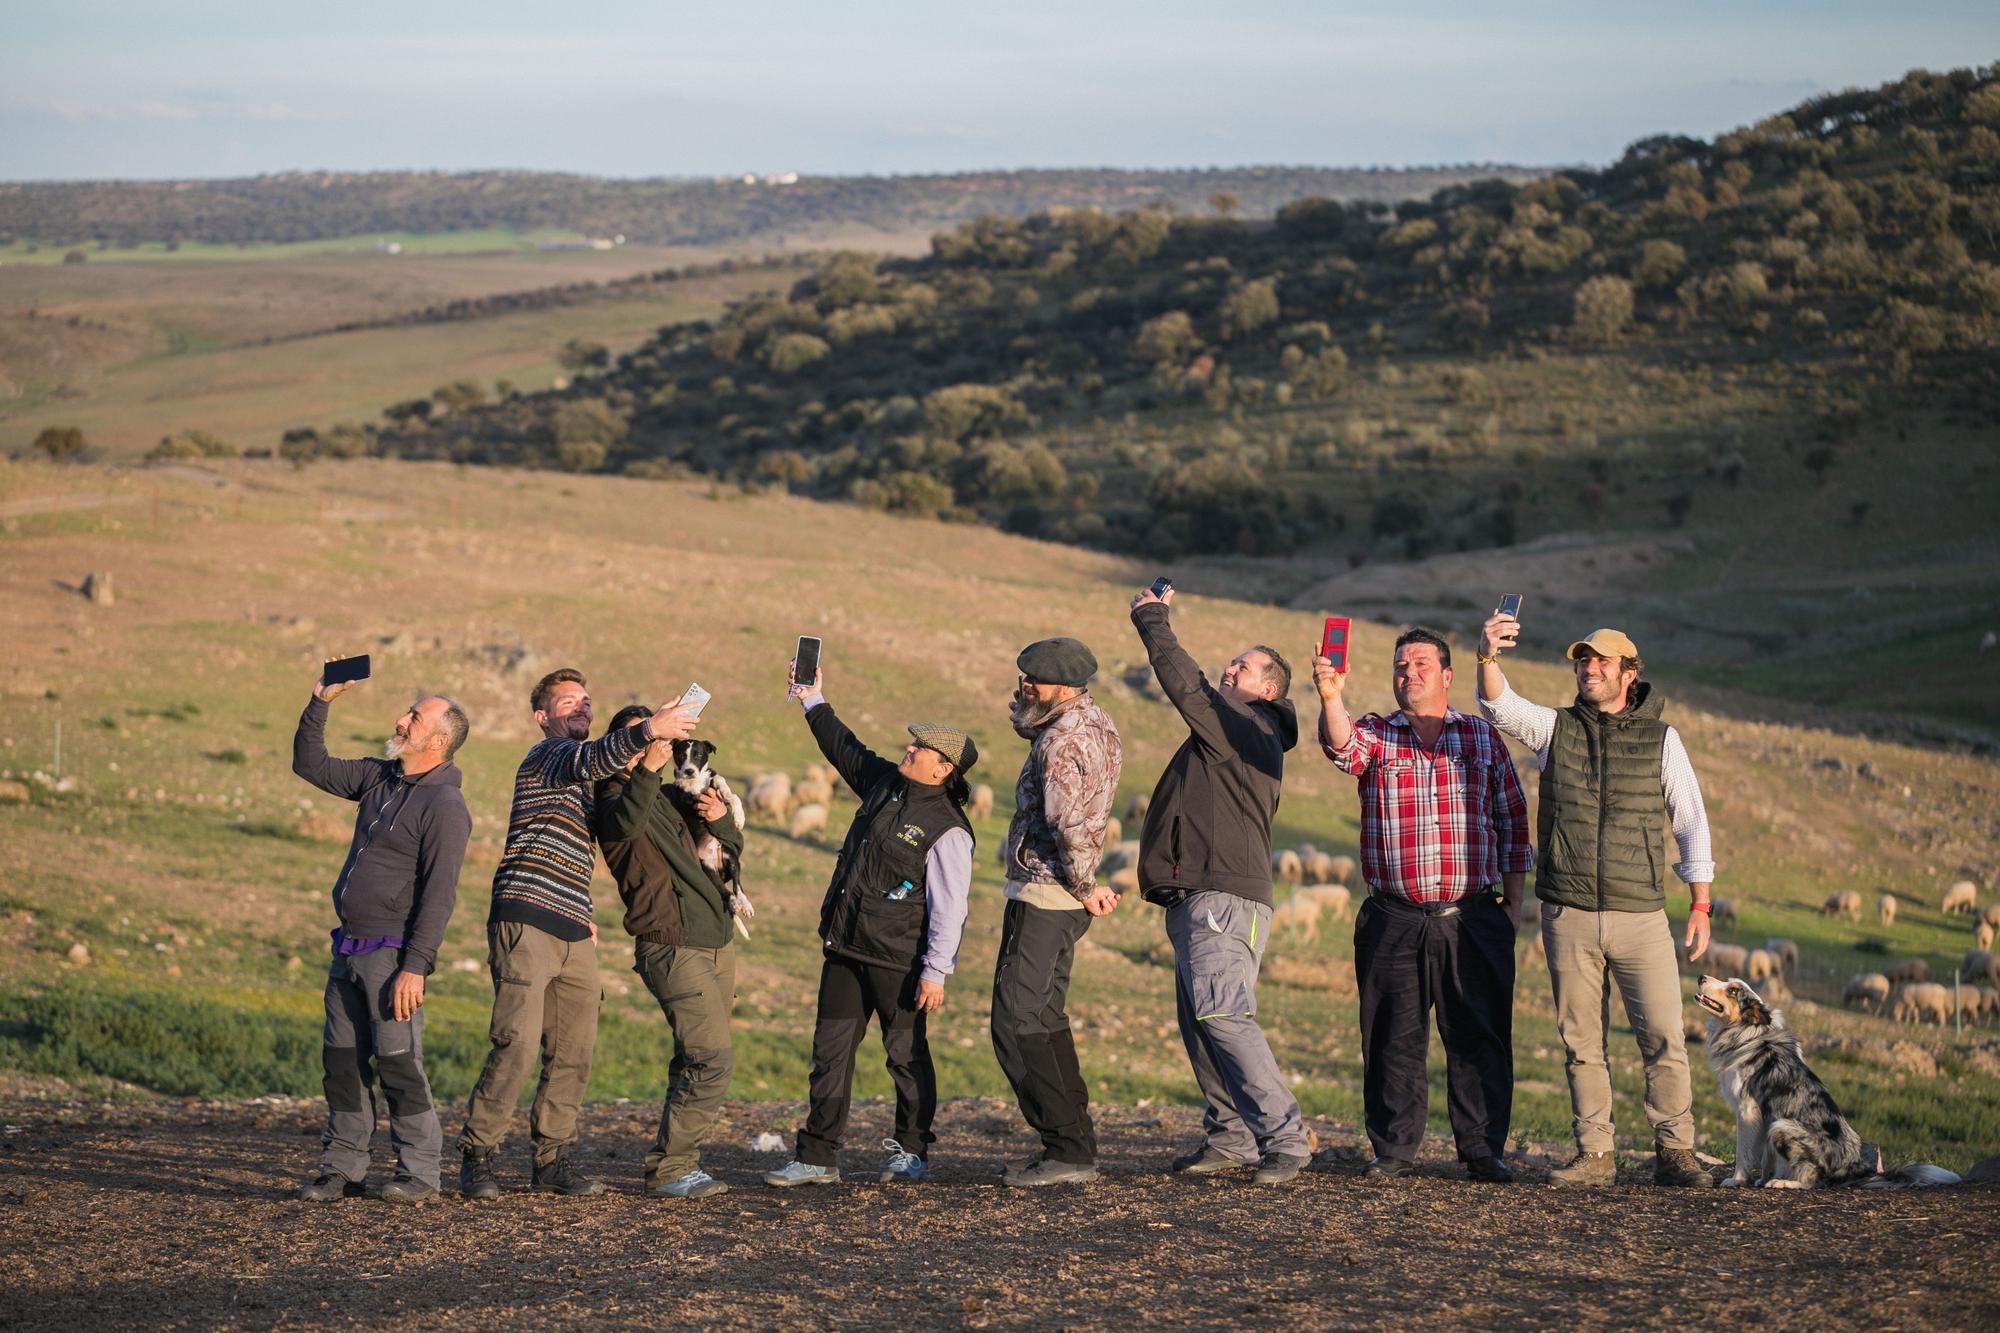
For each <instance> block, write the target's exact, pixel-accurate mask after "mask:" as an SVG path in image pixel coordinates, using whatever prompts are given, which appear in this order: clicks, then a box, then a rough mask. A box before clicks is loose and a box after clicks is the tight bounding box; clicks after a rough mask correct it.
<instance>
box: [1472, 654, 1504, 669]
mask: <svg viewBox="0 0 2000 1333" xmlns="http://www.w3.org/2000/svg"><path fill="white" fill-rule="evenodd" d="M1473 655H1474V656H1475V657H1477V658H1478V659H1479V665H1481V666H1492V665H1493V664H1494V663H1495V662H1497V661H1499V660H1500V654H1498V653H1495V654H1493V656H1491V657H1488V656H1486V654H1484V653H1475V654H1473Z"/></svg>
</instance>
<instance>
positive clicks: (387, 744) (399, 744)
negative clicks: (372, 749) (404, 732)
mask: <svg viewBox="0 0 2000 1333" xmlns="http://www.w3.org/2000/svg"><path fill="white" fill-rule="evenodd" d="M407 745H409V742H408V741H407V740H405V739H403V738H402V737H401V736H391V737H390V738H389V739H388V740H386V741H383V742H382V757H383V758H384V759H387V760H390V761H392V762H393V761H395V760H397V759H401V758H402V757H403V750H404V747H406V746H407Z"/></svg>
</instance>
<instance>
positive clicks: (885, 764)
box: [806, 698, 896, 796]
mask: <svg viewBox="0 0 2000 1333" xmlns="http://www.w3.org/2000/svg"><path fill="white" fill-rule="evenodd" d="M806 725H807V726H808V727H810V728H811V729H812V737H813V743H814V744H816V745H818V746H819V752H820V753H821V754H823V755H825V756H826V762H828V763H829V764H832V765H833V771H834V772H836V773H838V774H840V780H841V781H842V782H845V783H846V784H847V785H848V786H849V787H852V788H853V789H854V793H855V795H857V796H859V795H863V794H865V793H866V792H867V791H868V789H869V788H871V787H873V786H874V785H875V784H876V783H878V782H881V781H882V780H884V779H885V778H888V777H889V776H891V775H892V774H894V773H895V771H896V765H895V764H893V763H891V762H890V761H889V760H887V759H884V758H883V757H882V756H881V755H879V754H876V753H875V752H874V751H873V750H871V749H869V748H868V747H867V746H865V745H863V744H862V743H861V740H860V738H859V737H857V736H856V735H855V734H854V733H853V732H852V731H850V730H848V727H847V724H846V723H845V722H842V721H841V720H840V718H839V716H838V715H836V714H835V713H834V711H833V705H832V704H830V703H828V702H827V701H826V700H825V699H824V698H821V699H820V700H819V701H818V702H817V703H816V704H813V705H810V706H808V708H807V709H806Z"/></svg>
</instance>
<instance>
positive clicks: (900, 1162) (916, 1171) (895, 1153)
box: [881, 1139, 931, 1185]
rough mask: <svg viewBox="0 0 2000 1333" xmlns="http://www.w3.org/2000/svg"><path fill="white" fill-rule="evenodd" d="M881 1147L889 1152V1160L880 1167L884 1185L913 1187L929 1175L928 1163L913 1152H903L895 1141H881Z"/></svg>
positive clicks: (901, 1146) (901, 1147)
mask: <svg viewBox="0 0 2000 1333" xmlns="http://www.w3.org/2000/svg"><path fill="white" fill-rule="evenodd" d="M882 1146H883V1147H884V1148H887V1149H888V1150H889V1160H888V1161H887V1162H885V1163H884V1164H883V1166H882V1177H881V1180H882V1183H883V1184H884V1185H896V1184H903V1185H914V1184H916V1183H917V1182H918V1181H920V1180H922V1179H923V1178H924V1177H925V1176H927V1175H929V1174H930V1173H931V1168H930V1163H928V1162H926V1161H925V1160H924V1159H923V1158H921V1157H919V1156H917V1155H916V1154H915V1153H913V1152H905V1151H904V1150H903V1145H902V1144H900V1143H898V1142H896V1140H894V1139H883V1140H882Z"/></svg>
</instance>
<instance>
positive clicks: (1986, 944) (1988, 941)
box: [1972, 921, 1993, 949]
mask: <svg viewBox="0 0 2000 1333" xmlns="http://www.w3.org/2000/svg"><path fill="white" fill-rule="evenodd" d="M1972 942H1973V943H1974V944H1977V945H1978V946H1979V947H1980V948H1982V949H1990V948H1992V947H1993V927H1992V926H1989V925H1987V924H1986V923H1985V922H1984V921H1982V922H1980V923H1979V924H1978V925H1976V926H1974V927H1973V928H1972Z"/></svg>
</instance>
